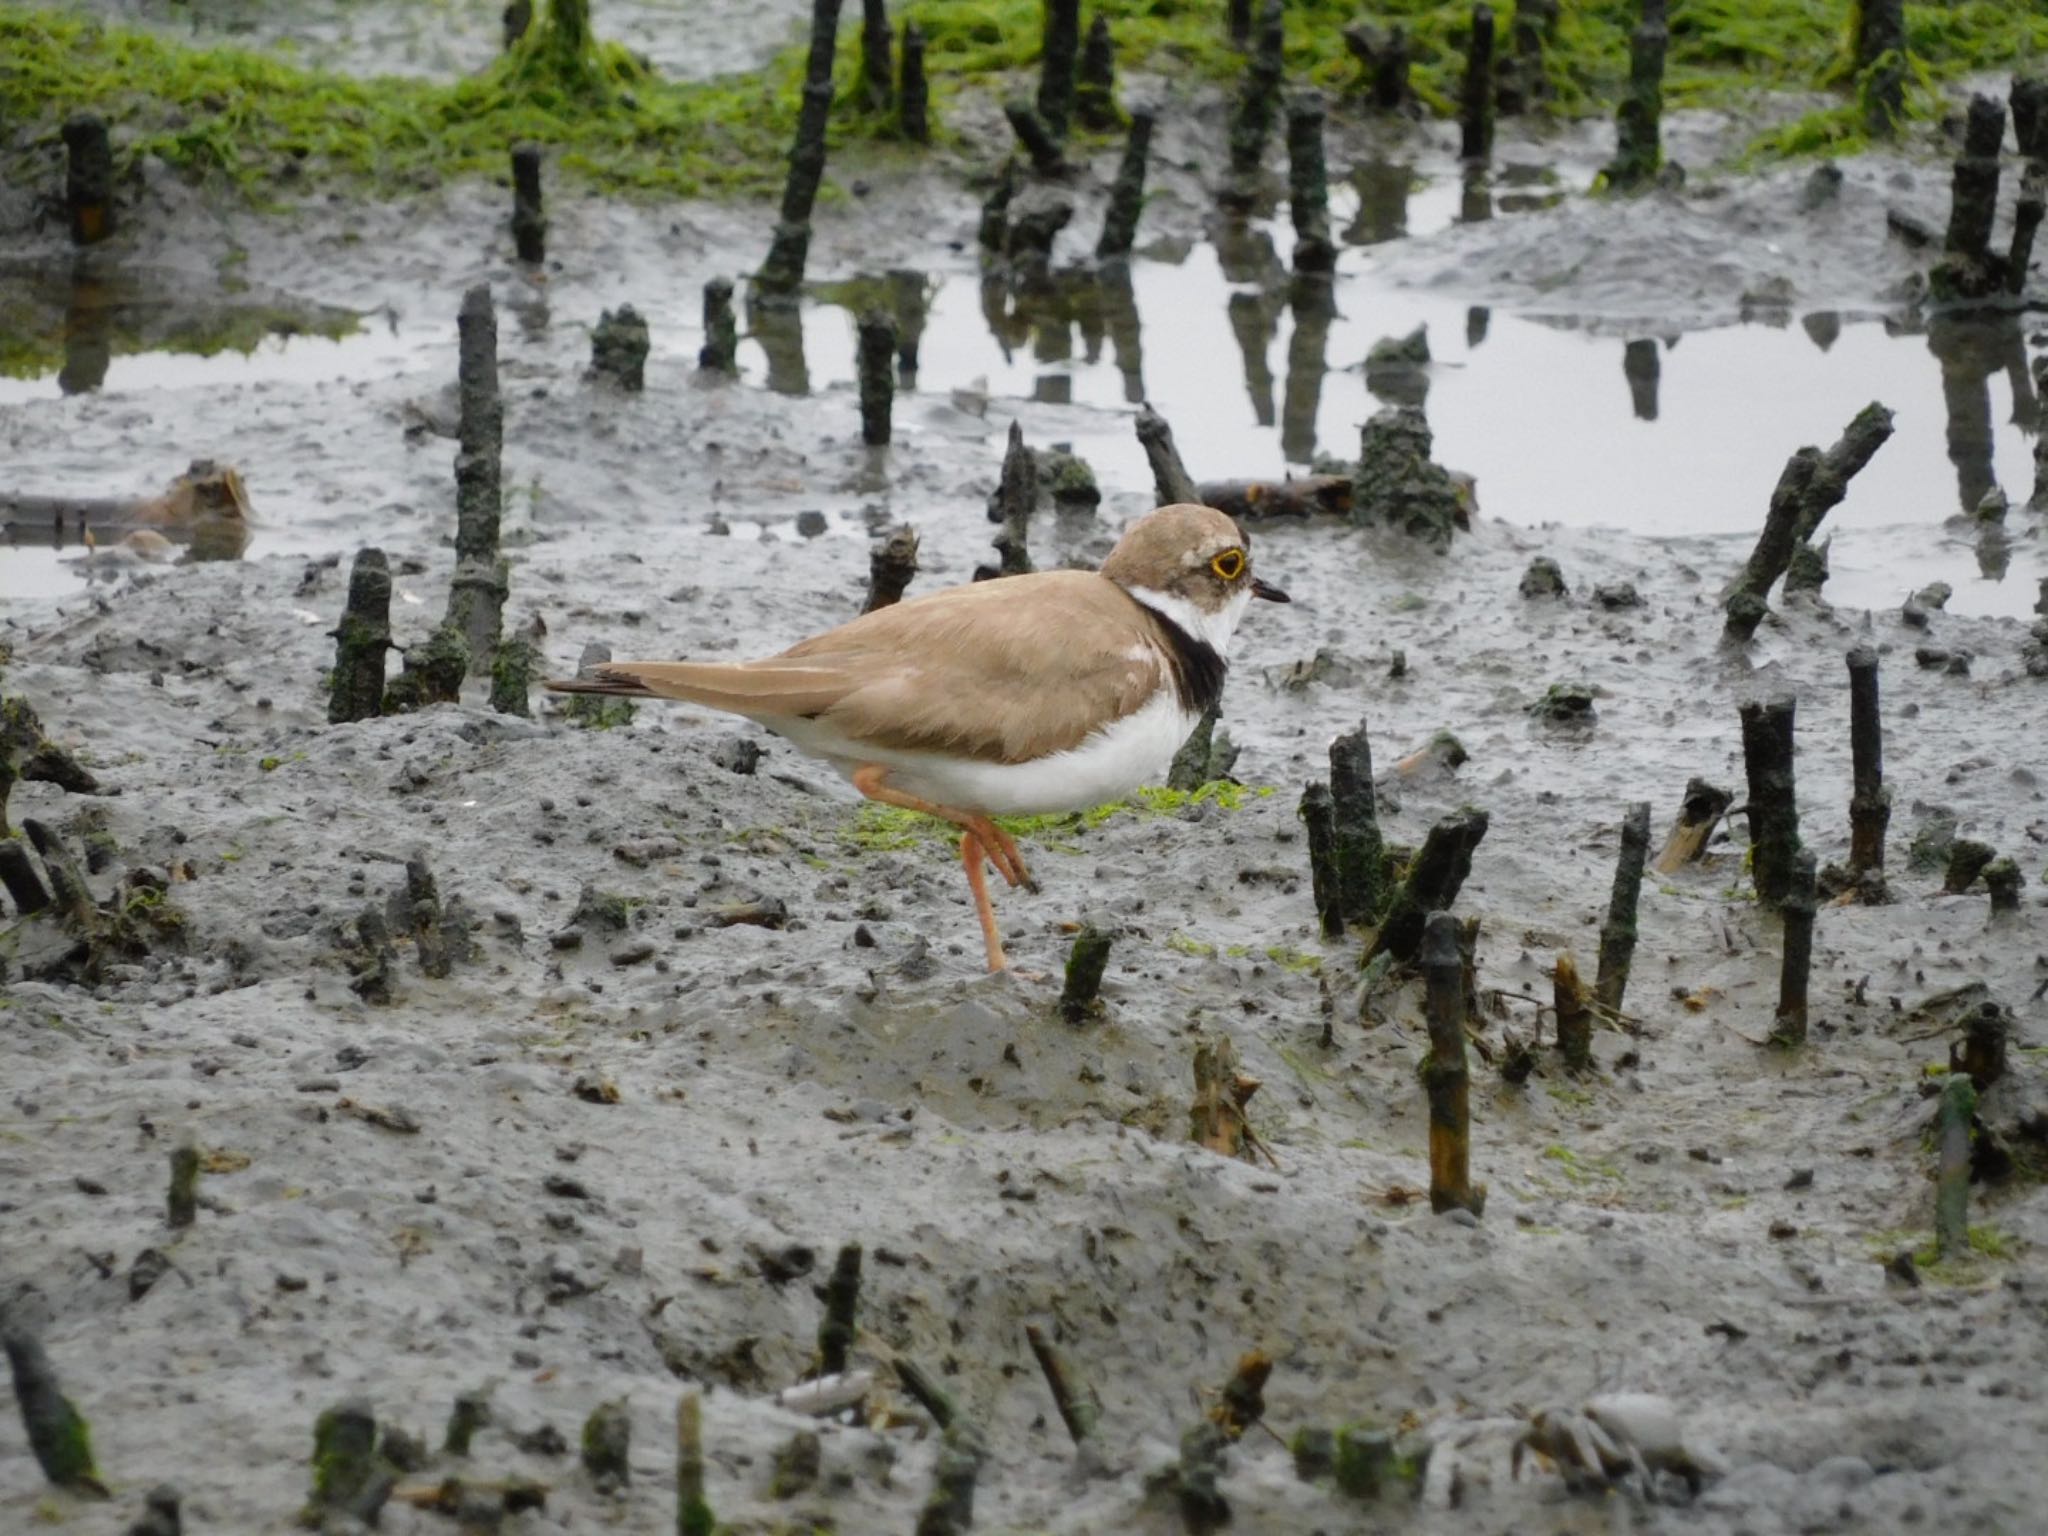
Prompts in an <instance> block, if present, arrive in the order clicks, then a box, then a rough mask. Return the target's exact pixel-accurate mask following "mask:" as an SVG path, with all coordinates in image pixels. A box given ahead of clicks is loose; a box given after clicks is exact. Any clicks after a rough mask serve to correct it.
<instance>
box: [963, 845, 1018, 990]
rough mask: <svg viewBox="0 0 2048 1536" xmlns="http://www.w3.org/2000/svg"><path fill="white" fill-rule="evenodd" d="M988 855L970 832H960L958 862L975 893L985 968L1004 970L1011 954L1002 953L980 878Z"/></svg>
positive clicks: (984, 886)
mask: <svg viewBox="0 0 2048 1536" xmlns="http://www.w3.org/2000/svg"><path fill="white" fill-rule="evenodd" d="M987 857H988V853H987V850H986V849H984V848H983V847H982V846H981V839H979V838H978V837H976V836H975V835H974V834H973V833H972V832H962V833H961V834H960V862H961V863H962V864H964V865H965V866H966V867H967V888H968V889H969V890H971V891H973V892H974V912H975V915H976V916H977V917H979V918H980V919H981V941H982V943H983V944H984V945H986V946H987V947H988V968H989V969H990V970H991V971H1006V970H1008V969H1009V968H1010V957H1009V956H1008V955H1006V954H1004V953H1003V939H1002V935H1001V934H999V933H997V932H996V909H995V908H994V907H993V906H992V905H990V903H989V899H988V882H987V881H986V880H984V879H983V878H982V874H981V861H982V860H983V859H985V858H987Z"/></svg>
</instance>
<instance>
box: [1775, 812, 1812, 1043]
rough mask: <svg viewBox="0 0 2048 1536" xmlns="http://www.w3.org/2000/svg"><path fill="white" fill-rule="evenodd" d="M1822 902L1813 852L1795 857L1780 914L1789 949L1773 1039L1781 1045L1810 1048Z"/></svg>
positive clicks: (1780, 981) (1784, 960)
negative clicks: (1811, 986)
mask: <svg viewBox="0 0 2048 1536" xmlns="http://www.w3.org/2000/svg"><path fill="white" fill-rule="evenodd" d="M1818 907H1819V901H1818V898H1817V896H1816V894H1815V890H1814V870H1813V850H1812V849H1810V848H1802V849H1800V850H1799V851H1798V853H1796V854H1795V855H1794V856H1793V859H1792V871H1791V878H1790V880H1789V881H1788V883H1787V886H1786V890H1785V895H1784V899H1783V901H1781V902H1780V903H1779V910H1780V911H1781V912H1783V913H1784V915H1785V945H1784V951H1783V954H1782V956H1781V959H1780V964H1779V967H1778V1013H1777V1022H1776V1024H1775V1025H1774V1026H1773V1027H1772V1029H1771V1039H1772V1040H1773V1041H1775V1042H1776V1043H1778V1044H1779V1045H1786V1046H1801V1045H1804V1044H1806V1008H1807V979H1808V976H1809V974H1810V973H1811V971H1812V969H1813V919H1814V913H1815V912H1816V910H1818Z"/></svg>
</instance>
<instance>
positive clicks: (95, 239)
mask: <svg viewBox="0 0 2048 1536" xmlns="http://www.w3.org/2000/svg"><path fill="white" fill-rule="evenodd" d="M63 136H64V207H65V211H66V212H67V213H68V214H69V215H70V219H71V243H72V244H73V245H97V244H99V242H100V241H102V240H104V239H106V238H107V236H109V235H111V234H112V233H113V232H114V222H115V220H114V151H113V147H112V145H111V144H109V142H108V140H107V122H106V119H105V118H103V117H101V116H100V115H99V114H98V113H97V112H79V113H75V114H73V115H72V116H71V117H68V118H66V119H65V120H64V129H63Z"/></svg>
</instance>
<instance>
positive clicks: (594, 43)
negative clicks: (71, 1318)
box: [0, 0, 2048, 199]
mask: <svg viewBox="0 0 2048 1536" xmlns="http://www.w3.org/2000/svg"><path fill="white" fill-rule="evenodd" d="M1095 11H1096V12H1097V13H1099V14H1101V15H1103V16H1105V17H1106V18H1107V19H1108V21H1109V23H1110V27H1111V29H1112V35H1113V37H1114V39H1115V44H1116V52H1117V59H1118V64H1119V67H1120V68H1121V69H1123V70H1127V71H1128V70H1143V71H1149V72H1152V73H1155V74H1166V75H1168V76H1171V77H1179V78H1190V77H1191V78H1200V79H1207V80H1210V81H1214V82H1219V83H1227V82H1231V81H1234V80H1236V79H1237V77H1238V76H1239V74H1240V73H1241V72H1242V70H1243V68H1244V55H1242V54H1241V53H1238V52H1237V51H1236V50H1234V49H1232V48H1231V47H1230V45H1229V42H1228V39H1227V37H1226V35H1225V27H1224V25H1223V19H1222V15H1221V8H1220V7H1218V6H1216V5H1215V4H1213V3H1211V0H1099V3H1098V4H1097V5H1096V6H1095ZM566 12H567V16H566V19H565V20H563V19H558V17H557V15H556V8H555V7H553V6H551V7H549V8H548V11H547V14H546V15H544V16H543V18H542V19H541V21H540V22H539V23H538V24H536V25H535V26H534V27H533V28H531V29H530V30H529V32H528V34H527V36H526V37H525V38H524V39H522V40H521V42H520V43H519V44H518V45H516V46H515V47H514V48H513V49H512V50H511V51H510V52H509V53H507V54H506V55H505V56H504V57H502V58H501V59H499V60H498V61H497V62H496V63H495V64H493V65H492V66H491V67H490V68H489V69H487V70H485V71H483V72H482V73H480V74H478V75H475V76H473V77H470V78H467V79H462V80H456V81H431V80H412V79H393V78H378V79H359V78H355V77H351V76H347V75H343V74H339V73H335V72H332V71H323V70H316V69H308V68H304V67H302V66H300V65H297V64H295V63H292V62H289V61H287V60H285V59H283V58H280V57H277V56H275V55H270V54H265V53H262V52H258V51H255V50H251V49H246V48H239V47H205V48H200V47H190V46H186V45H183V44H180V43H178V42H174V41H170V40H167V39H165V38H162V37H159V36H156V35H154V34H151V33H148V32H143V31H138V30H135V29H130V28H122V27H115V26H103V25H100V24H98V23H96V22H93V21H90V20H85V19H81V18H78V17H75V16H71V15H68V14H65V13H63V12H61V11H59V10H56V9H53V8H38V7H24V6H15V5H5V6H0V61H4V62H0V120H5V121H7V122H9V123H10V124H16V125H21V126H22V128H23V129H24V130H25V131H23V132H20V133H18V134H17V135H16V136H15V138H14V141H13V142H14V148H13V149H12V150H11V151H9V152H8V153H6V154H5V155H0V160H13V161H15V162H16V164H14V165H12V166H9V167H7V169H9V170H10V171H11V172H17V173H18V172H20V171H22V170H24V169H25V167H24V166H23V165H22V164H21V163H20V162H23V161H28V162H30V163H32V164H34V165H36V166H37V167H38V168H39V169H40V172H41V174H42V175H43V176H44V177H45V178H46V177H47V175H48V174H49V172H50V170H51V169H52V167H53V165H54V162H55V160H56V157H57V155H58V153H59V148H58V138H57V129H58V126H59V125H60V124H61V123H62V121H63V120H64V118H65V117H66V116H68V115H70V114H71V113H73V112H77V111H83V110H92V111H97V112H100V113H101V114H103V115H104V116H106V117H107V119H108V120H109V123H110V125H111V126H112V127H113V128H114V130H115V143H116V150H117V154H118V155H119V156H120V157H121V160H122V163H123V165H124V167H125V166H126V165H128V164H132V163H133V161H134V160H135V159H136V158H137V157H140V156H156V157H159V158H161V159H162V160H163V161H164V162H166V163H167V164H169V165H171V166H173V167H175V168H177V169H178V170H180V171H182V172H184V173H186V174H188V175H191V176H194V177H196V178H199V179H202V180H219V181H225V182H227V183H229V184H231V185H233V186H234V187H236V188H238V189H239V190H240V191H242V192H243V193H244V194H245V195H248V196H251V197H255V198H259V199H261V198H270V197H274V196H276V195H278V194H279V193H282V192H286V191H289V190H290V189H291V188H292V186H293V185H294V184H299V183H303V181H304V179H305V178H306V177H308V176H319V177H340V178H343V179H347V180H353V181H355V182H357V183H359V184H361V185H364V186H372V185H374V186H376V187H378V188H384V189H396V190H400V191H404V190H414V191H419V190H430V189H432V188H434V187H436V186H438V185H440V184H442V183H443V182H446V181H448V180H451V179H454V178H458V177H464V176H475V175H492V176H499V175H503V174H504V172H505V166H506V156H507V153H508V151H509V149H510V147H511V145H512V144H514V143H516V142H519V141H522V140H530V141H533V142H535V143H539V144H543V145H546V146H547V147H548V152H549V158H550V162H551V165H552V166H553V167H554V169H556V170H558V171H561V172H565V173H567V174H568V175H570V176H572V177H575V178H578V179H581V180H583V181H586V182H588V183H589V184H591V185H593V186H594V187H596V188H597V189H599V190H601V191H608V192H627V193H639V194H644V195H650V196H653V195H663V196H684V197H693V196H735V195H755V194H761V193H765V192H768V191H771V190H772V189H774V188H775V187H776V186H777V185H779V184H780V182H781V179H782V174H783V166H784V155H785V152H786V150H787V148H788V142H789V135H790V132H791V129H792V126H793V124H794V123H795V120H796V115H797V107H798V103H799V99H800V94H801V86H802V78H803V61H804V53H803V49H802V48H800V47H791V48H788V49H785V50H783V51H782V52H781V53H779V54H777V55H776V56H775V57H774V58H773V59H772V60H771V61H770V62H769V63H768V64H767V65H766V66H765V67H764V68H763V69H761V70H759V71H757V72H754V73H752V74H748V75H736V76H728V77H724V78H720V79H716V80H709V81H701V82H690V83H677V82H671V81H667V80H664V79H662V78H661V77H660V76H659V75H657V74H656V73H655V72H654V71H653V70H652V69H650V68H649V67H648V66H647V65H646V64H645V63H644V61H642V60H640V59H639V58H638V57H636V56H635V55H633V54H632V53H631V52H629V51H628V50H626V49H624V48H622V47H620V46H618V45H616V44H611V43H606V42H603V41H600V40H598V39H596V38H595V37H593V36H591V35H590V34H589V33H588V31H587V21H586V20H585V16H584V7H583V6H581V5H580V4H576V5H570V6H568V7H567V8H566ZM1372 13H1373V17H1374V19H1375V20H1376V21H1378V22H1379V23H1381V24H1399V25H1401V26H1402V27H1403V28H1405V29H1406V31H1407V33H1408V36H1409V39H1410V44H1411V47H1412V50H1413V54H1414V66H1413V71H1412V75H1411V80H1412V84H1413V88H1414V91H1415V94H1416V96H1417V97H1418V98H1419V99H1420V100H1421V101H1422V102H1423V103H1424V104H1425V105H1427V106H1428V107H1429V108H1430V109H1431V110H1433V111H1435V112H1437V113H1439V114H1441V115H1450V114H1451V113H1452V111H1453V110H1454V102H1455V95H1456V82H1457V80H1458V78H1459V75H1460V73H1461V71H1462V69H1463V45H1464V38H1465V33H1466V31H1467V29H1468V28H1469V25H1470V8H1469V6H1468V5H1466V4H1464V3H1462V0H1459V3H1444V0H1378V3H1377V4H1375V5H1374V6H1373V7H1372ZM1636 13H1637V6H1636V3H1635V0H1590V3H1586V4H1582V5H1577V6H1573V7H1570V8H1568V10H1567V12H1566V14H1565V15H1564V16H1563V17H1562V18H1561V19H1560V21H1559V22H1558V24H1557V26H1556V29H1555V32H1554V34H1553V35H1552V36H1551V37H1549V38H1548V39H1547V40H1546V46H1545V49H1544V68H1545V70H1546V72H1547V74H1548V76H1549V84H1550V87H1551V96H1552V106H1551V110H1552V111H1553V112H1555V113H1557V114H1559V115H1562V116H1568V117H1569V116H1584V115H1590V114H1602V113H1604V112H1605V111H1607V110H1608V105H1609V104H1610V103H1611V102H1612V101H1613V100H1614V98H1615V96H1616V94H1617V93H1618V92H1619V90H1620V89H1621V87H1622V84H1623V82H1624V79H1625V77H1626V72H1627V67H1628V33H1629V28H1630V27H1631V26H1632V25H1633V24H1634V22H1635V19H1636ZM1356 15H1357V6H1356V4H1355V0H1295V3H1293V4H1291V5H1290V6H1289V8H1288V16H1287V49H1286V61H1287V71H1288V78H1289V80H1290V82H1291V83H1294V84H1314V85H1318V86H1321V87H1323V88H1324V89H1326V90H1330V91H1333V92H1336V93H1340V94H1342V93H1345V92H1347V91H1349V90H1351V89H1353V88H1355V87H1357V86H1359V85H1360V84H1362V81H1361V78H1360V76H1361V71H1360V68H1359V66H1358V64H1357V61H1356V60H1355V59H1353V58H1352V57H1351V56H1350V55H1349V53H1348V51H1347V50H1346V48H1345V45H1344V42H1343V38H1342V35H1341V34H1342V28H1343V27H1344V26H1345V25H1346V24H1347V23H1349V22H1351V21H1352V20H1354V19H1356ZM1042 19H1043V13H1042V4H1041V0H913V3H911V4H908V5H906V6H904V7H902V8H901V11H900V13H899V16H898V20H899V21H905V20H915V21H916V22H917V23H918V24H919V26H920V27H921V28H922V29H923V30H924V33H925V36H926V39H927V45H926V56H925V62H926V68H927V71H928V73H929V74H930V76H931V78H932V83H933V95H934V109H933V110H934V115H935V117H936V118H937V119H938V121H939V123H940V124H941V137H942V138H943V137H944V130H943V124H944V121H945V113H946V104H947V101H948V99H949V97H950V95H952V94H953V93H957V92H958V91H960V90H961V89H963V88H968V87H970V86H985V87H988V88H994V89H1000V88H1001V85H1002V80H1001V77H1002V76H1004V75H1006V74H1010V73H1014V72H1021V71H1024V70H1027V69H1029V68H1030V67H1031V66H1032V65H1033V64H1034V63H1035V62H1036V59H1037V55H1038V50H1039V46H1040V41H1039V40H1040V36H1041V30H1042V27H1041V23H1042ZM1843 20H1844V17H1843V12H1842V11H1841V9H1840V8H1839V7H1838V6H1837V5H1836V4H1834V3H1832V0H1689V3H1688V4H1687V5H1686V6H1684V7H1682V8H1680V10H1679V12H1678V14H1676V15H1674V16H1673V18H1672V21H1671V48H1670V53H1669V55H1668V58H1667V63H1666V71H1665V78H1664V94H1665V100H1666V103H1667V105H1668V106H1670V107H1674V108H1675V107H1685V106H1715V105H1730V104H1734V103H1737V102H1740V101H1742V100H1744V99H1745V98H1747V97H1748V96H1750V95H1752V94H1753V93H1754V92H1756V91H1758V90H1760V89H1761V90H1772V89H1775V90H1808V89H1814V88H1817V87H1823V86H1830V85H1833V86H1840V87H1843V88H1845V89H1847V90H1849V91H1851V92H1852V93H1853V91H1854V89H1855V87H1856V84H1857V82H1856V81H1855V80H1854V78H1853V76H1854V70H1853V65H1852V64H1851V63H1850V62H1849V61H1848V54H1849V49H1850V46H1851V41H1850V36H1849V34H1847V33H1846V32H1845V31H1844V27H1843ZM1504 24H1505V18H1504ZM1906 35H1907V41H1908V47H1909V50H1910V53H1911V61H1912V74H1913V78H1914V79H1915V80H1916V81H1917V82H1918V84H1919V89H1918V90H1916V91H1915V92H1914V94H1913V98H1912V99H1911V100H1910V101H1909V104H1908V114H1909V115H1911V116H1923V117H1924V116H1927V115H1930V114H1931V113H1932V112H1933V111H1934V110H1935V100H1936V98H1935V97H1934V94H1933V92H1932V90H1931V87H1932V86H1933V85H1934V84H1935V83H1937V82H1940V81H1945V80H1953V79H1956V78H1959V77H1962V76H1965V75H1968V74H1972V73H1977V72H1982V71H1986V70H1994V69H2000V68H2005V67H2010V66H2012V65H2013V64H2015V63H2017V62H2019V61H2021V60H2023V59H2027V58H2030V57H2040V56H2041V55H2043V54H2044V53H2048V15H2043V14H2040V13H2039V12H2037V11H2035V10H2034V9H2033V8H2031V7H2027V6H2015V5H2010V4H2007V3H2004V0H1963V3H1961V4H1954V5H1934V4H1921V5H1908V6H1907V7H1906ZM858 48H859V38H858V36H857V35H856V34H854V33H853V32H851V31H849V32H848V34H847V35H846V36H845V38H843V39H842V45H841V51H842V58H841V60H840V63H839V67H838V70H837V72H836V78H837V79H838V80H839V82H840V95H841V100H840V103H839V108H838V110H836V111H835V113H834V119H833V124H832V142H833V144H834V146H835V148H844V147H846V146H847V145H849V144H854V143H864V145H865V151H864V152H865V154H866V155H867V156H868V158H870V159H876V158H880V159H883V160H886V159H888V158H890V157H892V156H909V155H911V154H912V153H914V151H912V150H911V149H909V148H908V147H907V146H900V145H898V146H893V147H891V146H889V145H888V142H887V141H889V140H890V139H892V138H893V136H894V134H895V132H896V127H895V124H894V121H893V119H892V118H891V117H890V116H889V115H888V114H884V113H878V112H875V111H873V110H871V109H869V108H868V107H866V106H865V105H864V97H863V92H862V89H861V77H860V70H859V64H858V58H857V51H858ZM1859 121H1860V117H1859V108H1858V105H1857V103H1855V102H1854V101H1850V102H1848V103H1846V104H1844V105H1841V106H1831V107H1828V108H1824V109H1822V110H1821V111H1819V112H1816V113H1814V114H1810V115H1809V116H1808V117H1807V118H1803V119H1801V120H1800V121H1799V122H1798V123H1795V124H1793V125H1791V126H1790V127H1788V128H1782V129H1777V130H1774V131H1772V132H1771V133H1769V134H1766V135H1764V136H1763V137H1761V138H1760V139H1759V140H1758V141H1757V145H1756V146H1755V149H1754V150H1753V153H1755V154H1766V155H1782V154H1798V153H1812V152H1820V151H1828V152H1835V153H1840V152H1843V151H1846V150H1849V149H1852V148H1855V147H1859V146H1860V145H1861V143H1862V139H1861V133H1860V129H1859V128H1858V126H1857V124H1858V123H1859ZM1084 137H1085V136H1084Z"/></svg>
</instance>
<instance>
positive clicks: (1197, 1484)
mask: <svg viewBox="0 0 2048 1536" xmlns="http://www.w3.org/2000/svg"><path fill="white" fill-rule="evenodd" d="M1229 1449H1230V1437H1229V1436H1228V1435H1226V1434H1225V1433H1224V1432H1223V1430H1222V1428H1221V1427H1220V1426H1218V1425H1216V1424H1214V1423H1211V1422H1210V1421H1208V1420H1206V1419H1205V1420H1203V1421H1202V1422H1201V1423H1200V1424H1191V1425H1189V1426H1188V1428H1187V1429H1186V1430H1184V1431H1183V1432H1182V1434H1181V1437H1180V1464H1179V1465H1178V1466H1177V1467H1174V1468H1172V1469H1171V1477H1172V1483H1171V1486H1172V1488H1173V1493H1174V1502H1175V1503H1176V1504H1177V1505H1178V1506H1179V1509H1180V1518H1181V1523H1182V1525H1184V1526H1185V1527H1186V1528H1187V1530H1188V1531H1189V1532H1190V1533H1191V1536H1209V1533H1210V1532H1213V1531H1219V1530H1221V1529H1222V1528H1223V1527H1224V1526H1226V1525H1228V1524H1229V1523H1230V1515H1231V1511H1230V1501H1229V1500H1228V1499H1226V1498H1224V1497H1223V1491H1222V1489H1221V1488H1219V1487H1218V1486H1217V1482H1218V1480H1219V1479H1220V1478H1221V1477H1222V1475H1223V1458H1224V1453H1225V1452H1227V1451H1228V1450H1229Z"/></svg>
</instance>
